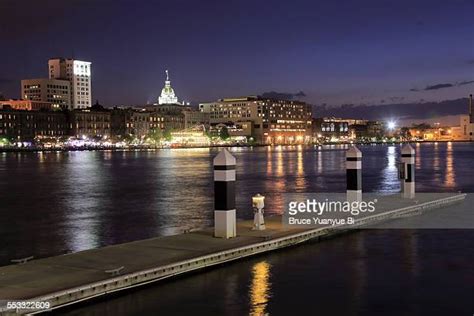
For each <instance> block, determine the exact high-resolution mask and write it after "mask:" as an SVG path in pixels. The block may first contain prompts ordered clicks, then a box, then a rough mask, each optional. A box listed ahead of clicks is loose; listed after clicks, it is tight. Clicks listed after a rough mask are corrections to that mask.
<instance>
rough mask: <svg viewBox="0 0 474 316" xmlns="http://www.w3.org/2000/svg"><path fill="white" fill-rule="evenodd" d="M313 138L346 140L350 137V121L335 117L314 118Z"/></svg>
mask: <svg viewBox="0 0 474 316" xmlns="http://www.w3.org/2000/svg"><path fill="white" fill-rule="evenodd" d="M311 126H312V131H313V132H312V137H313V140H324V141H346V140H348V139H349V138H350V131H349V122H348V121H346V120H344V119H339V118H334V117H329V118H328V117H323V118H313V120H312V124H311Z"/></svg>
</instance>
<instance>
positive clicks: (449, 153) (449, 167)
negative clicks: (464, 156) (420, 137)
mask: <svg viewBox="0 0 474 316" xmlns="http://www.w3.org/2000/svg"><path fill="white" fill-rule="evenodd" d="M455 184H456V180H455V172H454V166H453V143H452V142H448V144H447V148H446V176H445V181H444V185H445V186H446V187H453V186H454V185H455Z"/></svg>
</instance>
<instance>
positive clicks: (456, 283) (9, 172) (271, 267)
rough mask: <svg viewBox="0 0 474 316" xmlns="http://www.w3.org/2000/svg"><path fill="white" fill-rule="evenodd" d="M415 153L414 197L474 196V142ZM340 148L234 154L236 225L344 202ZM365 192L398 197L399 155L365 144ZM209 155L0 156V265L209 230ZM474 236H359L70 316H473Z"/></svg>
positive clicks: (392, 148)
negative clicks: (290, 206) (309, 204)
mask: <svg viewBox="0 0 474 316" xmlns="http://www.w3.org/2000/svg"><path fill="white" fill-rule="evenodd" d="M415 148H416V153H417V156H416V180H417V186H416V189H417V191H419V192H456V191H463V192H473V191H474V181H473V179H474V171H473V167H474V163H473V157H474V144H472V143H425V144H417V145H415ZM346 149H347V147H346V146H342V145H341V146H324V147H322V148H317V147H301V146H299V147H298V146H289V147H281V146H279V147H256V148H232V149H231V151H232V154H233V155H234V156H235V157H236V158H237V192H238V197H237V210H238V217H240V218H250V217H251V216H252V211H251V205H250V198H251V196H252V195H254V194H256V193H261V194H263V195H265V196H266V200H265V202H266V212H267V213H268V214H272V213H273V214H276V213H281V212H282V210H283V205H282V201H283V199H282V196H281V194H282V193H287V192H344V190H345V169H344V168H345V167H344V162H345V156H344V153H345V150H346ZM360 149H361V150H362V152H363V155H364V158H363V189H364V191H365V192H383V193H390V192H397V191H398V190H399V189H400V188H399V181H398V180H397V169H396V161H397V160H398V157H399V154H400V146H399V145H366V146H361V147H360ZM216 153H217V150H216V149H170V150H158V151H129V152H112V151H90V152H89V151H85V152H66V153H62V152H61V153H0V198H1V199H0V203H1V204H0V211H1V215H2V216H1V218H0V243H1V248H0V265H5V264H8V262H9V260H10V259H13V258H20V257H26V256H30V255H34V256H35V257H46V256H51V255H58V254H63V253H68V252H76V251H80V250H85V249H90V248H96V247H101V246H105V245H110V244H116V243H123V242H127V241H132V240H137V239H143V238H149V237H154V236H160V235H171V234H176V233H180V232H182V231H183V230H184V229H189V228H199V227H206V226H210V225H211V224H212V217H213V212H212V211H213V185H212V158H213V156H215V154H216ZM472 262H474V232H473V231H472V230H413V229H412V230H367V231H361V232H357V233H352V234H349V235H347V236H344V237H342V238H336V239H333V240H329V241H327V242H324V243H320V244H316V243H314V244H313V243H310V244H306V245H303V246H300V247H296V248H293V249H286V250H284V251H280V252H276V253H272V254H267V255H263V256H260V257H256V258H252V259H248V260H243V261H239V262H236V263H233V264H229V265H226V266H224V267H221V268H218V269H212V270H209V271H206V272H204V273H199V274H195V275H191V276H186V277H182V278H179V279H176V280H172V281H167V282H163V283H159V284H156V285H154V286H152V287H148V288H146V289H142V290H139V291H134V292H131V293H127V294H125V295H120V296H118V297H116V298H113V299H111V300H107V301H100V302H96V303H94V304H88V305H85V306H82V307H80V308H74V309H70V310H65V311H61V313H67V314H70V315H105V314H110V315H156V314H183V313H199V314H208V315H210V314H213V315H219V314H232V315H241V314H249V313H253V314H265V313H269V314H288V313H291V312H293V311H300V312H303V311H304V312H306V313H309V312H311V313H312V314H314V313H322V314H329V313H330V314H336V313H337V314H342V313H344V314H354V313H357V312H360V313H369V314H380V313H384V314H387V313H389V314H390V313H393V314H419V313H423V314H428V313H429V314H433V313H434V314H437V313H440V312H444V313H448V312H449V313H450V314H457V312H459V313H467V314H472V313H474V302H473V301H472V294H473V293H474V265H473V264H472Z"/></svg>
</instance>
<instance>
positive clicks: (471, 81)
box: [458, 80, 474, 86]
mask: <svg viewBox="0 0 474 316" xmlns="http://www.w3.org/2000/svg"><path fill="white" fill-rule="evenodd" d="M471 83H474V80H470V81H461V82H459V83H458V86H464V85H466V84H471Z"/></svg>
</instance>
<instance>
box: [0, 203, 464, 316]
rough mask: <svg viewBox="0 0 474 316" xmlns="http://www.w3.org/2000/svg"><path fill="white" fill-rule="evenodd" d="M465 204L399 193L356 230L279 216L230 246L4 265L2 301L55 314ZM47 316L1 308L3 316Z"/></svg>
mask: <svg viewBox="0 0 474 316" xmlns="http://www.w3.org/2000/svg"><path fill="white" fill-rule="evenodd" d="M464 198H465V195H464V194H440V195H438V197H437V198H436V199H433V198H426V197H425V198H424V197H423V196H420V198H419V199H418V200H417V201H414V200H403V199H399V196H398V195H394V196H387V197H384V198H383V200H381V201H379V203H380V204H381V205H382V206H381V207H382V208H383V212H380V213H378V214H377V215H370V216H363V217H361V218H359V219H357V220H356V221H355V223H354V225H351V226H350V227H348V226H340V227H330V226H328V225H321V226H319V227H316V228H311V229H301V228H292V229H288V228H286V227H283V226H282V223H281V217H279V216H275V217H272V218H268V219H267V222H266V225H267V230H264V231H253V230H251V227H252V222H251V221H241V222H238V225H237V234H238V237H236V238H232V239H228V240H226V239H220V238H214V237H213V236H212V231H213V230H212V229H205V230H200V231H191V232H189V231H186V232H185V233H184V234H180V235H174V236H168V237H158V238H152V239H146V240H141V241H136V242H130V243H126V244H120V245H115V246H109V247H104V248H98V249H92V250H87V251H82V252H77V253H73V254H68V255H63V256H56V257H51V258H46V259H40V260H33V261H30V262H27V263H24V264H19V265H15V266H13V265H10V266H5V267H0V297H2V298H8V299H9V300H10V301H14V302H19V301H28V302H33V301H34V302H48V303H49V306H50V307H51V308H59V307H62V306H67V305H70V304H74V303H78V302H81V301H84V300H89V299H92V298H95V297H98V296H102V295H106V294H109V293H113V292H116V291H121V290H126V289H130V288H133V287H137V286H141V285H145V284H149V283H151V282H156V281H159V280H163V279H165V278H169V277H173V276H176V275H179V274H182V273H187V272H191V271H195V270H199V269H203V268H207V267H210V266H214V265H219V264H223V263H226V262H229V261H233V260H238V259H242V258H245V257H248V256H253V255H257V254H261V253H264V252H268V251H273V250H277V249H280V248H284V247H289V246H293V245H296V244H299V243H302V242H306V241H309V240H321V239H322V238H324V237H328V236H332V235H335V234H340V233H343V232H345V231H348V230H351V229H359V228H363V227H364V226H365V225H368V224H374V223H378V222H383V221H387V220H391V219H396V218H400V217H402V216H407V215H410V214H418V213H419V212H424V211H427V210H430V209H433V208H437V207H440V206H444V205H448V204H452V203H455V202H458V201H461V200H463V199H464ZM394 201H396V204H395V205H396V207H394V206H393V205H394ZM114 274H115V275H114ZM6 303H7V302H5V304H6ZM41 311H42V310H32V309H28V310H27V309H23V310H12V309H11V308H10V309H7V308H6V306H3V307H2V306H0V312H2V315H10V314H13V313H23V314H24V313H32V312H33V313H34V312H41Z"/></svg>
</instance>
